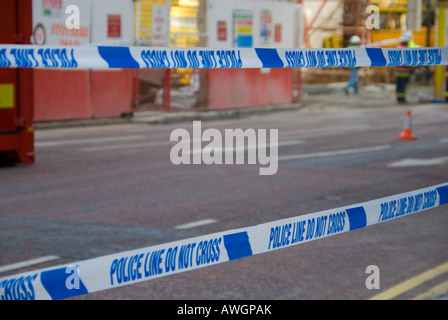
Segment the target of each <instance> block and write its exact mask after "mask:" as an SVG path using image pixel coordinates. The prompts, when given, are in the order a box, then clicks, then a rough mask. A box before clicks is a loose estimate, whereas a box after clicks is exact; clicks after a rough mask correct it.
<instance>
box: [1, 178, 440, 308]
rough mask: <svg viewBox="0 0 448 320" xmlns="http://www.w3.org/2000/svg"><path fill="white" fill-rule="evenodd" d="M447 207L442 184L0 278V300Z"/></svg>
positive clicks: (69, 289)
mask: <svg viewBox="0 0 448 320" xmlns="http://www.w3.org/2000/svg"><path fill="white" fill-rule="evenodd" d="M447 203H448V183H444V184H440V185H435V186H431V187H427V188H423V189H419V190H415V191H410V192H406V193H402V194H398V195H394V196H390V197H385V198H381V199H377V200H372V201H367V202H364V203H360V204H355V205H351V206H346V207H341V208H337V209H331V210H326V211H321V212H317V213H312V214H306V215H300V216H296V217H292V218H287V219H281V220H277V221H272V222H268V223H264V224H260V225H255V226H251V227H247V228H241V229H235V230H229V231H224V232H219V233H214V234H209V235H205V236H200V237H195V238H190V239H186V240H181V241H174V242H170V243H165V244H160V245H155V246H150V247H146V248H142V249H137V250H131V251H126V252H121V253H116V254H111V255H107V256H102V257H98V258H94V259H89V260H84V261H79V262H74V263H71V264H65V265H59V266H56V267H51V268H45V269H41V270H36V271H32V272H27V273H22V274H18V275H12V276H7V277H4V278H0V298H1V299H2V300H28V299H39V300H40V299H64V298H69V297H74V296H80V295H85V294H89V293H92V292H98V291H103V290H107V289H112V288H118V287H122V286H126V285H132V284H136V283H139V282H142V281H148V280H152V279H156V278H160V277H164V276H169V275H173V274H177V273H181V272H186V271H190V270H195V269H198V268H203V267H209V266H213V265H216V264H219V263H224V262H228V261H232V260H236V259H241V258H245V257H249V256H252V255H256V254H261V253H268V252H271V251H273V250H278V249H282V248H288V247H291V246H294V245H298V244H302V243H306V242H309V241H313V240H318V239H323V238H326V237H331V236H334V235H338V234H341V233H344V232H349V231H354V230H357V229H360V228H364V227H368V226H372V225H375V224H378V223H382V222H386V221H390V220H393V219H397V218H400V217H405V216H409V215H411V214H414V213H418V212H422V211H425V210H428V209H432V208H436V207H439V206H441V205H444V204H447Z"/></svg>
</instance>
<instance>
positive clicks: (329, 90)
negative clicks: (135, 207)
mask: <svg viewBox="0 0 448 320" xmlns="http://www.w3.org/2000/svg"><path fill="white" fill-rule="evenodd" d="M345 83H346V82H333V83H328V84H303V85H302V92H301V100H300V102H298V103H287V104H281V105H267V106H258V107H250V108H239V109H224V110H201V109H195V108H191V107H190V105H191V104H188V106H186V107H182V100H184V101H187V102H188V101H189V100H191V99H190V98H191V93H190V92H184V93H182V92H181V93H179V92H176V93H175V94H172V97H171V103H172V107H171V110H169V111H164V110H161V109H156V110H151V111H138V112H133V113H132V114H131V115H127V116H124V117H117V118H104V119H83V120H65V121H50V122H37V123H35V128H36V129H51V128H62V127H64V128H66V127H82V126H91V125H107V124H123V123H139V124H162V123H175V122H184V121H192V120H201V121H207V120H220V119H235V118H241V117H246V116H250V115H255V114H262V113H270V112H280V111H288V110H298V109H304V110H308V109H324V110H325V109H335V108H362V107H372V106H378V107H382V106H391V105H396V98H395V86H394V85H393V84H371V85H364V86H361V87H360V90H359V93H358V94H354V93H353V92H351V93H350V94H348V95H347V94H346V93H345V91H344V90H343V88H344V86H345ZM432 90H433V89H432V87H431V85H411V87H410V90H409V93H408V97H407V100H408V104H409V105H414V104H419V103H430V102H434V103H435V101H434V98H433V92H432ZM187 102H186V103H187Z"/></svg>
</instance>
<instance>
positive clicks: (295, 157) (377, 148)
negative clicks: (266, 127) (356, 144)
mask: <svg viewBox="0 0 448 320" xmlns="http://www.w3.org/2000/svg"><path fill="white" fill-rule="evenodd" d="M390 148H391V146H390V145H381V146H375V147H367V148H356V149H342V150H333V151H323V152H314V153H304V154H293V155H288V156H281V157H278V160H279V161H288V160H300V159H309V158H320V157H331V156H339V155H347V154H355V153H363V152H374V151H380V150H387V149H390Z"/></svg>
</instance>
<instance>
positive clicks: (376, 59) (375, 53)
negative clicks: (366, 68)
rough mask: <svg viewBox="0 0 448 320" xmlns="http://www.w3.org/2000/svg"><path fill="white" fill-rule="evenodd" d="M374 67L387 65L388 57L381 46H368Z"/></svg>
mask: <svg viewBox="0 0 448 320" xmlns="http://www.w3.org/2000/svg"><path fill="white" fill-rule="evenodd" d="M366 52H367V55H368V56H369V58H370V63H371V64H370V65H371V66H372V67H384V66H386V65H387V61H386V57H384V54H383V50H381V49H380V48H366Z"/></svg>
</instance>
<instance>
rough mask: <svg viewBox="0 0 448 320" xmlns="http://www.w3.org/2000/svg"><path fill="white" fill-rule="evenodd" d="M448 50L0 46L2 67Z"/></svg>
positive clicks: (361, 61)
mask: <svg viewBox="0 0 448 320" xmlns="http://www.w3.org/2000/svg"><path fill="white" fill-rule="evenodd" d="M447 64H448V48H447V47H434V48H412V49H411V48H361V47H356V48H344V49H340V48H338V49H332V48H323V49H298V48H292V49H270V48H175V47H114V46H95V47H89V46H77V47H73V46H71V47H70V46H69V47H64V46H34V45H0V67H3V68H50V69H51V68H57V69H113V68H136V69H137V68H150V69H179V68H192V69H219V68H224V69H228V68H315V67H371V66H373V67H375V66H432V65H447Z"/></svg>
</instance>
